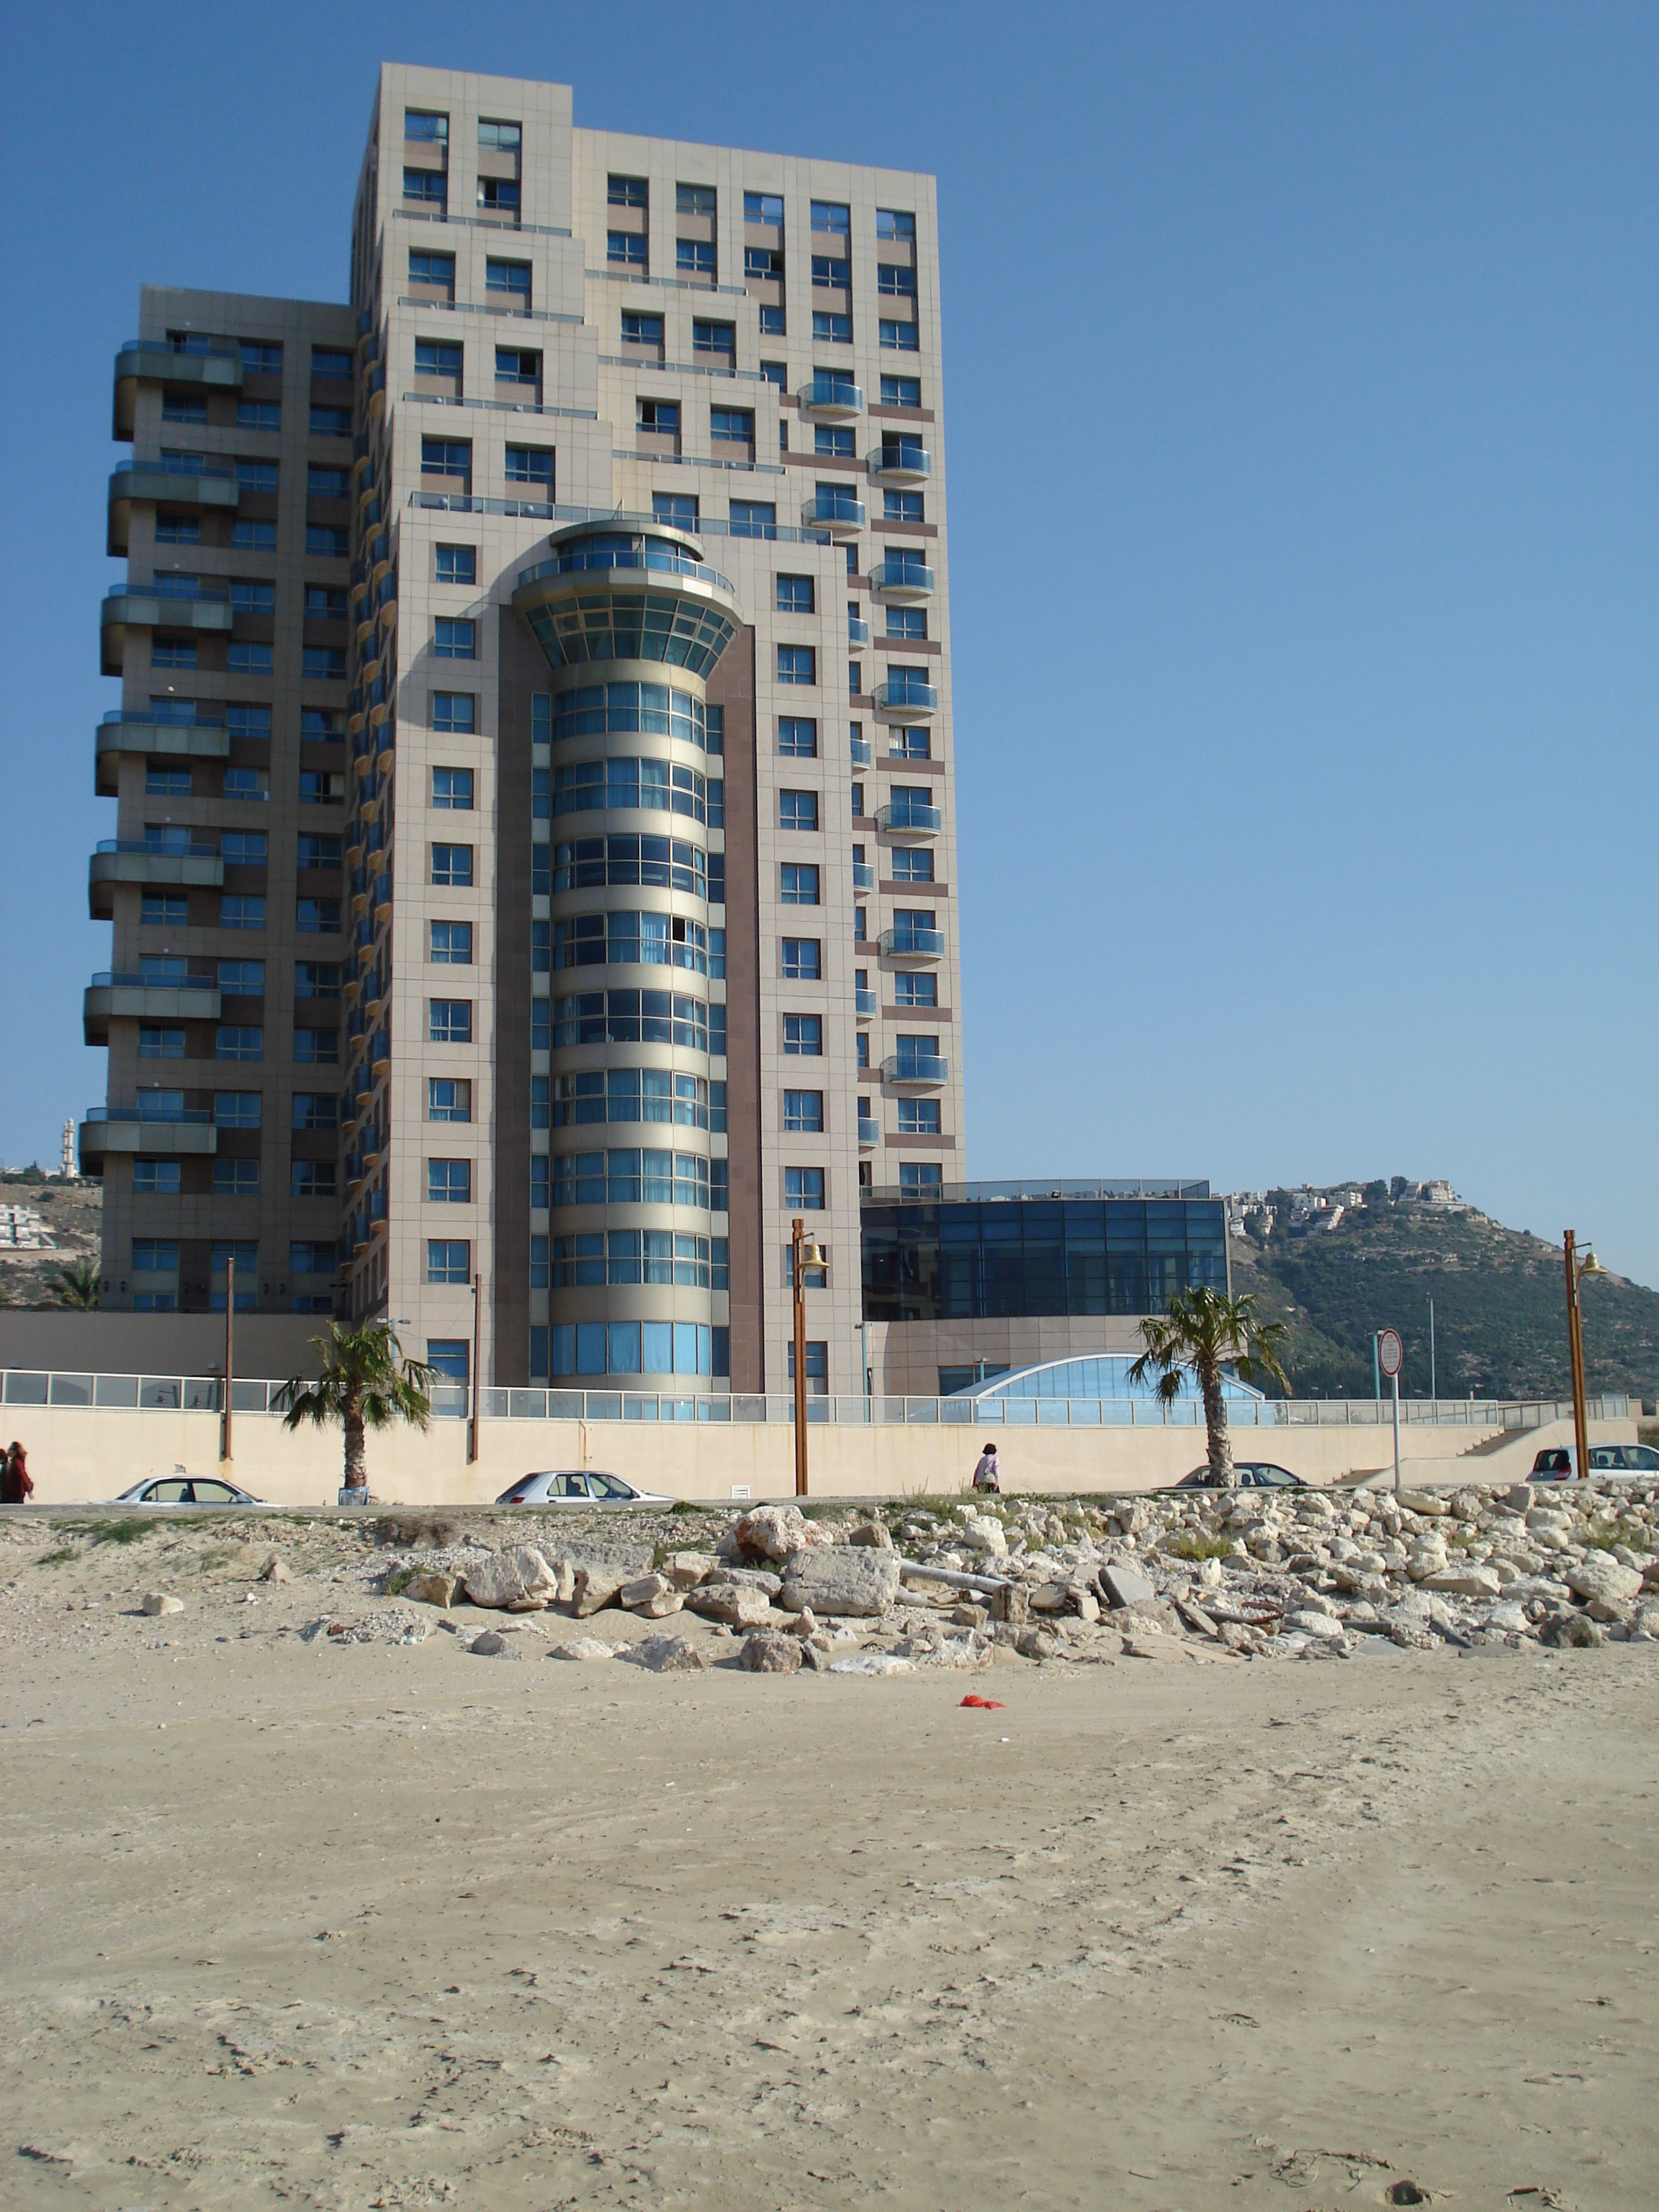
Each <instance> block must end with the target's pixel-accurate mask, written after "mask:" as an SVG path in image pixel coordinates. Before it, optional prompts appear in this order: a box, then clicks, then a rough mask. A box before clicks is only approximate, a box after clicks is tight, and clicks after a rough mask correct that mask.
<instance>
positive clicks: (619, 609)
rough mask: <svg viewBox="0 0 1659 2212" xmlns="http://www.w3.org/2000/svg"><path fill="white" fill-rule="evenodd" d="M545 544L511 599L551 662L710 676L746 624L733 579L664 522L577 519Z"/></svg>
mask: <svg viewBox="0 0 1659 2212" xmlns="http://www.w3.org/2000/svg"><path fill="white" fill-rule="evenodd" d="M550 546H551V557H550V559H548V560H545V561H541V562H537V563H536V564H535V565H534V566H533V567H531V568H521V569H520V571H519V578H518V584H517V588H516V589H515V590H514V592H513V610H514V611H515V612H516V613H517V614H519V615H520V616H521V617H523V618H524V620H525V621H526V623H528V625H529V627H530V629H531V632H532V635H533V636H534V637H535V640H536V642H537V643H538V645H539V646H540V647H541V649H542V652H543V653H544V656H545V658H546V660H547V663H548V665H549V666H550V667H551V668H557V669H562V668H567V667H573V666H580V665H591V664H592V663H595V662H599V661H607V660H652V661H659V662H664V663H666V664H668V665H671V666H675V667H680V668H685V669H688V670H689V671H690V672H691V673H692V674H693V675H696V676H705V677H706V676H708V675H710V674H712V673H713V671H714V667H715V665H716V664H717V663H718V662H719V660H720V655H721V654H722V653H724V652H725V651H726V647H727V646H728V645H729V644H730V643H731V641H732V639H733V638H734V637H735V636H736V635H737V633H738V629H739V628H740V627H741V625H742V623H743V610H742V607H741V605H740V604H739V602H738V597H737V594H736V592H734V591H733V590H732V586H731V585H730V584H729V583H728V582H727V581H726V578H725V577H724V576H722V575H721V574H720V572H719V571H718V570H717V569H714V568H709V567H708V565H707V564H706V563H705V562H703V561H702V558H701V557H700V556H701V548H700V547H699V546H698V544H697V542H696V539H695V538H691V537H689V536H688V535H687V534H686V533H685V532H682V531H678V530H675V529H674V528H673V527H672V526H670V525H668V524H666V523H658V524H655V525H653V526H627V527H623V526H617V527H615V528H612V529H608V530H607V529H605V528H602V527H599V526H592V525H588V524H585V523H584V524H579V525H577V526H574V528H570V529H566V530H561V531H556V532H554V534H553V537H552V539H551V541H550Z"/></svg>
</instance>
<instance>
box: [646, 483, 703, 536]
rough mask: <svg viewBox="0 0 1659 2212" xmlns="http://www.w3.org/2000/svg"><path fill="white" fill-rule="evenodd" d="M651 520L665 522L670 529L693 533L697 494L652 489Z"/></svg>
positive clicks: (694, 529)
mask: <svg viewBox="0 0 1659 2212" xmlns="http://www.w3.org/2000/svg"><path fill="white" fill-rule="evenodd" d="M651 520H653V522H665V523H666V524H667V525H668V526H669V527H670V529H671V530H687V531H690V532H693V533H695V532H696V527H697V495H696V493H695V492H690V491H653V493H652V495H651Z"/></svg>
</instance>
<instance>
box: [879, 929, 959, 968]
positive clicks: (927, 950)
mask: <svg viewBox="0 0 1659 2212" xmlns="http://www.w3.org/2000/svg"><path fill="white" fill-rule="evenodd" d="M880 945H881V957H882V958H883V959H884V960H893V961H898V962H903V963H917V962H920V963H927V962H929V961H934V960H943V959H944V957H945V932H944V931H943V930H942V929H884V930H883V932H882V933H881V938H880Z"/></svg>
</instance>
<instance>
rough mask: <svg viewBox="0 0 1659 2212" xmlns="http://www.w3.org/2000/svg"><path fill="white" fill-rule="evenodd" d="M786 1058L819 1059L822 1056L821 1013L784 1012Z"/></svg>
mask: <svg viewBox="0 0 1659 2212" xmlns="http://www.w3.org/2000/svg"><path fill="white" fill-rule="evenodd" d="M783 1049H784V1055H785V1057H786V1058H793V1057H797V1056H799V1058H801V1059H804V1060H821V1059H822V1058H823V1016H822V1015H821V1014H786V1015H785V1016H784V1018H783Z"/></svg>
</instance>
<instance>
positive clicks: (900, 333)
mask: <svg viewBox="0 0 1659 2212" xmlns="http://www.w3.org/2000/svg"><path fill="white" fill-rule="evenodd" d="M878 337H879V338H880V341H881V343H882V344H883V345H884V346H886V347H888V348H890V349H892V350H894V351H896V352H898V353H915V350H916V326H915V324H914V323H896V322H889V321H887V320H886V319H882V320H881V322H880V323H879V325H878Z"/></svg>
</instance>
